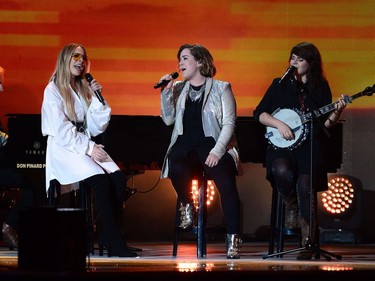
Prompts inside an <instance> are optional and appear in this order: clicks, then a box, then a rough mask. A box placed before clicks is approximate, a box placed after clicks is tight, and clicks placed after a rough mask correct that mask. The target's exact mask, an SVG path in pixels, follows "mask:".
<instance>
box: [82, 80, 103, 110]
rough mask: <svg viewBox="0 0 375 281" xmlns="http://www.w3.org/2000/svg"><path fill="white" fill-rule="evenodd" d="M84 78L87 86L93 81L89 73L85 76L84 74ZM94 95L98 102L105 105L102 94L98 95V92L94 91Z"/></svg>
mask: <svg viewBox="0 0 375 281" xmlns="http://www.w3.org/2000/svg"><path fill="white" fill-rule="evenodd" d="M85 78H86V80H87V82H89V84H90V83H91V81H92V80H93V79H94V78H93V77H92V76H91V74H90V73H86V74H85ZM94 93H95V95H96V97H97V98H98V100H99V101H100V102H101V103H102V104H103V105H105V102H104V99H103V97H102V94H101V93H100V91H99V90H96V91H94Z"/></svg>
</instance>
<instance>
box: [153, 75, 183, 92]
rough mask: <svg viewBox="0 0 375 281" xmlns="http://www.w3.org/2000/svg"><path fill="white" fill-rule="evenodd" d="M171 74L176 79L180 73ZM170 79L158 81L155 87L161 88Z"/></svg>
mask: <svg viewBox="0 0 375 281" xmlns="http://www.w3.org/2000/svg"><path fill="white" fill-rule="evenodd" d="M171 76H172V79H176V78H177V77H178V73H177V72H172V73H171ZM170 81H171V80H169V79H163V80H161V81H160V82H158V83H156V84H155V86H154V89H157V88H160V87H162V86H164V85H167V84H168V83H169V82H170Z"/></svg>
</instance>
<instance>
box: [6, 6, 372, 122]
mask: <svg viewBox="0 0 375 281" xmlns="http://www.w3.org/2000/svg"><path fill="white" fill-rule="evenodd" d="M301 41H310V42H313V43H314V44H315V45H316V46H317V47H318V48H319V49H320V51H321V54H322V57H323V60H324V67H325V71H326V75H327V78H328V79H329V81H330V84H331V88H332V91H333V94H334V99H336V98H337V97H338V96H339V95H341V94H343V93H345V94H349V95H352V94H355V93H357V92H359V91H361V90H363V89H364V88H365V87H366V86H369V85H372V84H374V83H375V79H374V78H375V70H374V63H375V1H374V0H356V1H350V0H348V1H344V0H342V1H334V0H324V1H322V0H310V1H309V0H289V1H281V0H280V1H278V0H258V1H252V0H248V1H244V0H242V1H241V0H232V1H229V0H228V1H223V0H205V1H201V0H190V1H170V0H158V1H150V0H124V1H118V0H105V1H99V0H90V1H88V0H76V1H70V0H59V1H50V0H37V1H34V0H28V1H26V0H1V4H0V65H1V66H3V67H4V68H5V69H6V76H5V89H6V92H5V93H3V94H1V95H0V116H1V118H4V117H3V116H4V114H6V113H40V107H41V103H42V98H43V90H44V87H45V86H46V84H47V82H48V80H49V78H50V75H51V73H52V71H53V69H54V66H55V61H56V57H57V54H58V52H59V50H60V49H61V47H62V46H63V45H65V44H67V43H71V42H77V43H81V44H83V45H84V46H85V47H86V49H87V51H88V56H89V58H90V60H91V65H92V67H91V73H92V75H93V76H94V78H96V79H97V80H98V81H99V82H101V84H102V85H103V87H104V91H103V96H104V97H105V99H106V100H108V102H109V103H110V105H111V106H112V108H113V114H126V115H159V113H160V107H159V100H160V98H159V91H158V90H154V89H153V85H154V84H155V83H156V82H157V81H158V80H159V78H160V77H161V76H162V75H164V74H165V73H170V72H173V71H176V70H177V59H176V52H177V49H178V47H179V46H180V45H181V44H183V43H200V44H202V45H204V46H206V47H207V48H208V49H209V50H210V51H211V53H212V55H213V56H214V58H215V62H216V66H217V68H218V74H217V76H216V78H217V79H222V80H226V81H229V82H231V84H232V88H233V90H234V93H235V96H236V99H237V104H238V114H239V115H240V116H241V115H242V116H251V115H252V111H253V109H254V107H255V106H256V105H257V103H258V102H259V100H260V99H261V97H262V96H263V94H264V92H265V91H266V89H267V87H268V86H269V84H270V83H271V81H272V79H273V78H274V77H277V76H278V77H280V76H281V75H282V74H283V73H284V71H285V70H286V68H287V66H288V65H287V59H288V55H289V50H290V48H291V47H292V46H293V45H295V44H297V43H299V42H301ZM350 106H351V107H353V108H370V109H373V108H374V107H375V99H373V98H367V97H366V98H363V99H358V100H356V101H355V102H353V104H352V105H350Z"/></svg>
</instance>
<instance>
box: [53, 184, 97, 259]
mask: <svg viewBox="0 0 375 281" xmlns="http://www.w3.org/2000/svg"><path fill="white" fill-rule="evenodd" d="M78 192H79V194H78V198H79V201H80V202H75V203H76V204H77V205H78V207H79V208H80V209H82V210H84V211H85V217H86V227H87V242H88V253H91V254H94V219H93V209H92V195H91V188H89V187H88V186H87V185H86V184H84V182H83V181H80V182H79V189H78ZM60 195H61V185H60V183H59V182H58V181H57V180H51V181H50V186H49V188H48V192H47V196H48V197H47V204H48V206H51V207H56V206H58V204H59V201H60ZM76 204H75V205H76Z"/></svg>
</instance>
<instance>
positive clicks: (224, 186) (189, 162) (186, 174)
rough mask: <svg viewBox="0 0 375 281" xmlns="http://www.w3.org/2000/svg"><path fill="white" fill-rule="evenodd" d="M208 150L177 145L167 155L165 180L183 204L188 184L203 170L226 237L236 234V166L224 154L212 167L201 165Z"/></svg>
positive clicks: (238, 217) (188, 193) (238, 211)
mask: <svg viewBox="0 0 375 281" xmlns="http://www.w3.org/2000/svg"><path fill="white" fill-rule="evenodd" d="M209 151H210V148H209V147H204V146H196V147H193V148H192V147H190V148H189V147H187V146H185V145H184V144H182V143H179V142H177V143H176V144H175V145H174V146H173V147H172V148H171V151H170V154H169V157H168V159H169V178H170V179H171V181H172V184H173V187H174V189H175V190H176V193H177V196H178V198H179V200H180V201H181V202H183V203H188V202H192V197H191V190H190V188H189V187H190V186H191V180H192V179H193V177H197V176H198V177H199V176H201V175H202V171H203V170H204V171H205V172H206V174H207V175H208V177H210V178H211V179H212V180H213V181H214V182H215V185H216V187H217V189H218V191H219V193H220V201H221V208H222V211H223V215H224V220H225V223H226V228H227V233H230V234H235V233H239V231H240V226H239V224H240V199H239V196H238V191H237V186H236V174H237V170H236V165H235V163H234V160H233V158H232V156H230V154H228V153H225V154H224V155H223V157H222V158H221V159H220V161H219V163H218V164H217V165H216V166H215V167H208V166H207V165H205V164H204V162H205V161H206V158H207V156H208V154H209Z"/></svg>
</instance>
